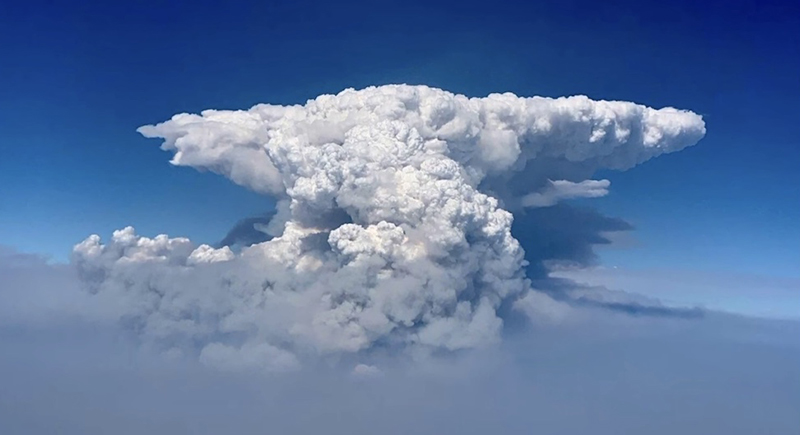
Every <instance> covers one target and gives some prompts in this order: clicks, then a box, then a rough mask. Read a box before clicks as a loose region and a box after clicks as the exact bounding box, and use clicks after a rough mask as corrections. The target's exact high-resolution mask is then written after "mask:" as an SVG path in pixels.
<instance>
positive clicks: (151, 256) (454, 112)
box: [74, 86, 705, 370]
mask: <svg viewBox="0 0 800 435" xmlns="http://www.w3.org/2000/svg"><path fill="white" fill-rule="evenodd" d="M139 131H140V132H141V133H142V134H143V135H145V136H147V137H161V138H163V139H164V144H163V145H162V148H163V149H165V150H168V151H172V152H173V153H174V156H173V159H172V163H173V164H175V165H182V166H191V167H194V168H197V169H203V170H211V171H214V172H217V173H220V174H222V175H224V176H226V177H228V178H230V179H231V180H232V181H234V182H236V183H238V184H240V185H242V186H245V187H247V188H250V189H252V190H255V191H257V192H262V193H264V194H267V195H271V196H274V197H275V198H276V199H278V201H279V202H278V204H279V207H278V212H277V213H276V214H275V216H274V217H273V218H272V219H271V221H270V222H268V223H265V222H261V221H258V222H256V221H253V222H252V224H253V225H258V228H256V229H257V230H258V231H259V232H261V233H264V234H268V236H269V237H264V241H261V242H259V243H255V244H253V245H252V246H250V247H248V248H245V249H243V250H242V252H241V253H240V254H235V253H233V252H232V251H230V250H229V249H228V248H222V249H214V248H212V247H209V246H200V247H195V246H194V245H193V244H192V243H191V242H190V241H189V240H187V239H183V238H169V237H167V236H164V235H161V236H158V237H156V238H154V239H149V238H146V237H140V236H136V235H135V234H134V232H133V229H132V228H126V229H124V230H120V231H117V232H115V233H114V235H113V237H112V239H111V241H110V242H109V243H107V244H102V243H100V239H99V237H97V236H91V237H90V238H88V239H87V240H86V241H84V242H82V243H81V244H79V245H77V246H76V247H75V250H74V261H75V263H76V264H77V265H78V266H79V267H80V270H81V271H82V276H83V277H84V280H85V281H86V282H87V284H89V286H90V287H91V288H92V289H93V291H94V292H96V293H97V294H98V296H101V297H107V298H110V299H111V300H115V301H117V303H116V306H117V307H118V308H119V309H120V318H121V319H123V320H124V321H127V322H130V323H131V325H133V326H134V327H135V328H136V330H137V331H140V332H141V335H142V337H144V338H145V339H146V341H147V342H149V343H152V344H156V345H158V346H163V347H165V348H174V349H179V350H180V349H185V348H187V347H188V348H191V346H192V345H193V344H195V343H198V342H199V343H202V346H204V347H203V349H202V350H201V351H200V357H201V360H203V361H206V362H208V363H209V364H212V365H216V366H220V365H223V364H222V361H228V362H229V365H230V366H233V367H254V366H258V367H263V368H266V369H270V370H273V369H284V368H288V367H292V366H294V365H295V363H296V361H297V360H296V359H294V358H300V359H302V357H303V356H306V355H309V354H320V353H322V354H324V353H330V352H333V353H340V352H360V351H365V350H368V349H370V348H372V347H373V346H375V345H377V344H380V345H386V344H389V345H396V346H399V347H400V348H409V347H413V348H415V349H418V348H424V349H440V348H441V349H448V350H457V349H464V348H472V347H477V346H483V345H486V344H490V343H493V342H495V341H496V340H497V339H498V337H499V333H500V330H501V328H502V320H501V319H500V317H499V316H498V309H499V308H500V306H501V305H502V304H503V303H504V302H506V301H514V300H516V299H518V298H520V297H523V296H525V295H526V294H528V292H529V291H530V283H529V281H528V278H527V277H526V274H525V266H526V261H525V252H524V251H523V249H522V247H521V246H520V244H519V242H518V241H517V239H516V238H515V237H514V236H513V235H512V233H511V226H512V222H513V216H512V214H511V213H510V212H509V211H507V210H505V209H504V208H503V207H502V206H501V204H503V203H511V202H514V201H517V202H519V201H520V199H519V198H513V197H509V196H508V195H504V194H501V193H497V192H495V191H494V189H491V188H487V187H486V186H490V185H493V184H494V185H497V184H498V182H501V181H502V180H504V179H507V178H508V176H509V174H510V173H519V174H526V172H525V171H526V167H533V166H535V165H533V166H531V165H529V163H531V162H535V161H536V160H537V159H539V160H541V161H546V160H548V159H549V160H553V161H558V162H560V163H559V164H560V165H562V166H564V167H565V168H567V171H569V168H570V167H571V166H575V167H578V166H580V167H581V168H593V169H597V168H610V169H626V168H629V167H631V166H634V165H636V164H638V163H641V162H643V161H645V160H647V159H649V158H652V157H654V156H657V155H659V154H662V153H666V152H673V151H677V150H680V149H682V148H684V147H686V146H689V145H693V144H694V143H695V142H697V141H698V140H699V139H700V138H701V137H702V136H703V134H704V132H705V127H704V123H703V121H702V119H701V118H700V117H699V116H697V115H695V114H693V113H691V112H686V111H679V110H676V109H671V108H667V109H660V110H655V109H651V108H647V107H644V106H640V105H636V104H633V103H627V102H607V101H592V100H589V99H588V98H586V97H570V98H558V99H550V98H541V97H533V98H519V97H517V96H514V95H512V94H493V95H490V96H488V97H486V98H467V97H465V96H463V95H454V94H451V93H448V92H445V91H442V90H439V89H433V88H429V87H425V86H382V87H372V88H367V89H364V90H360V91H356V90H352V89H349V90H346V91H343V92H341V93H340V94H338V95H323V96H320V97H318V98H316V99H314V100H311V101H309V102H308V103H307V104H306V105H304V106H299V105H297V106H273V105H264V104H262V105H257V106H255V107H253V108H251V109H250V110H248V111H216V110H208V111H204V112H202V114H201V115H189V114H180V115H176V116H174V117H172V119H171V120H169V121H167V122H164V123H161V124H158V125H155V126H145V127H141V128H140V129H139ZM522 181H523V182H524V180H522ZM534 184H536V183H534ZM607 187H608V181H607V180H600V181H594V180H589V181H577V182H576V181H569V180H558V181H554V182H551V183H550V184H549V185H546V186H537V185H532V186H530V188H529V189H528V192H530V191H531V190H530V189H536V188H539V189H540V190H534V192H532V193H529V194H528V195H527V196H526V197H524V198H522V199H521V201H522V203H523V204H524V205H528V206H544V205H552V204H555V203H556V202H557V201H558V200H559V199H564V198H571V197H587V196H589V197H591V196H600V195H602V194H604V193H605V192H606V189H607ZM532 195H533V196H532ZM525 198H527V199H525ZM246 223H247V224H248V225H249V224H250V223H251V222H246ZM267 239H268V240H267ZM528 300H534V299H528ZM526 310H527V311H530V309H527V308H526ZM263 359H268V360H270V361H271V362H263V361H262V362H259V363H256V361H261V360H263Z"/></svg>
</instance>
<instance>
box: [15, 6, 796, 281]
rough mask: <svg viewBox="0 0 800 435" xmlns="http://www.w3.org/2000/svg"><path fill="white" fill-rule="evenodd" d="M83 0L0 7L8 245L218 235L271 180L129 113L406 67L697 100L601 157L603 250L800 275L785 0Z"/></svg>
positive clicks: (528, 86)
mask: <svg viewBox="0 0 800 435" xmlns="http://www.w3.org/2000/svg"><path fill="white" fill-rule="evenodd" d="M92 3H93V4H89V2H84V3H81V4H77V3H75V2H63V1H54V2H37V1H31V2H5V3H4V4H3V5H2V6H0V59H2V61H0V77H2V81H0V96H2V97H1V98H0V147H2V151H3V158H2V159H0V186H2V187H0V189H1V190H0V243H2V244H4V245H10V246H13V247H16V248H18V249H21V250H23V251H27V252H39V253H45V254H48V255H52V256H53V257H54V258H56V259H64V258H66V255H67V253H68V251H69V249H70V248H71V246H72V245H73V244H74V243H76V242H78V241H80V240H82V239H83V238H84V237H85V236H87V235H88V234H91V233H94V232H98V233H100V234H101V235H103V236H104V237H105V236H107V235H108V234H110V232H111V231H112V230H113V229H117V228H121V227H123V226H125V225H134V226H135V227H136V228H137V230H138V232H140V233H141V234H145V235H155V234H157V233H161V232H165V233H169V234H171V235H174V236H175V235H185V236H189V237H191V238H193V239H195V240H198V241H203V242H214V241H217V240H219V239H221V238H222V236H223V235H224V234H225V232H226V231H227V229H229V228H230V227H231V225H232V224H233V223H234V222H236V221H237V220H238V219H240V218H241V217H243V216H248V215H253V214H257V213H259V212H261V211H264V210H266V209H267V208H269V206H270V204H269V202H268V200H266V199H264V198H262V197H259V196H257V195H255V194H253V193H250V192H247V191H245V190H244V189H241V188H239V187H236V186H234V185H232V184H231V183H230V182H228V181H227V180H225V179H224V178H222V177H218V176H215V175H212V174H207V173H206V174H203V173H197V172H195V171H194V170H192V169H187V168H173V167H171V166H170V165H169V164H168V163H167V160H168V159H169V155H168V154H166V153H164V152H162V151H160V150H159V149H158V144H157V142H155V141H148V140H146V139H144V138H142V137H140V136H139V135H138V134H137V133H136V132H135V129H136V127H138V126H140V125H143V124H149V123H153V122H158V121H161V120H163V119H167V118H168V117H169V116H171V115H172V114H174V113H178V112H182V111H198V110H202V109H205V108H246V107H249V106H250V105H252V104H255V103H258V102H271V103H281V104H287V103H301V102H304V101H305V100H306V99H308V98H312V97H314V96H316V95H318V94H320V93H335V92H338V91H340V90H341V89H343V88H346V87H356V88H358V87H363V86H366V85H371V84H383V83H397V82H404V83H422V84H428V85H431V86H437V87H442V88H445V89H447V90H451V91H454V92H459V93H465V94H467V95H473V96H482V95H485V94H487V93H490V92H499V91H512V92H515V93H517V94H519V95H546V96H560V95H572V94H586V95H589V96H590V97H591V98H594V99H620V100H630V101H636V102H639V103H642V104H647V105H651V106H656V107H660V106H665V105H670V106H675V107H679V108H686V109H691V110H693V111H695V112H698V113H700V114H703V115H704V116H705V120H706V123H707V127H708V134H707V136H706V138H705V139H703V140H702V141H701V143H700V144H699V145H698V146H696V147H693V148H690V149H687V150H684V151H682V152H680V153H676V154H672V155H667V156H662V157H661V158H658V159H654V160H653V161H650V162H648V163H646V164H644V165H642V166H640V167H637V168H634V169H633V170H630V171H628V172H624V173H611V174H602V175H603V176H607V177H609V178H610V179H611V181H612V187H611V194H610V195H609V196H608V197H606V198H602V199H595V200H592V201H591V202H588V204H592V205H593V206H596V207H598V208H599V209H600V210H602V211H603V212H605V213H607V214H610V215H613V216H620V217H623V218H625V219H627V220H630V221H631V222H632V223H633V224H634V225H635V226H636V228H637V229H636V232H635V234H634V237H635V239H636V240H637V243H636V247H634V248H631V249H614V250H603V251H602V255H603V258H604V260H605V262H606V263H608V264H614V265H622V266H626V267H631V268H647V267H661V268H674V269H702V270H713V271H719V272H723V273H724V272H733V271H735V272H740V273H752V274H759V275H769V276H784V277H786V276H788V277H797V276H798V274H800V268H798V265H800V249H798V246H800V226H798V225H797V222H800V187H799V186H800V170H798V168H800V146H798V145H800V144H798V140H800V139H798V138H799V137H800V122H798V119H797V103H798V102H800V80H798V79H797V77H800V13H798V12H799V9H800V6H798V5H797V3H796V2H789V1H784V2H779V1H773V2H757V1H754V0H753V1H750V0H748V1H725V2H723V1H706V2H689V1H685V0H680V1H675V2H634V1H616V2H603V3H597V2H578V1H566V2H541V4H529V5H517V4H514V3H507V4H506V3H503V2H493V3H491V4H487V3H485V2H458V3H441V4H432V3H431V2H343V3H332V2H329V3H321V4H313V7H312V4H311V3H306V2H292V4H291V5H289V4H284V5H280V4H271V2H264V3H262V2H230V3H223V2H210V1H194V2H191V3H189V2H186V3H181V2H170V3H166V2H147V1H142V2H135V3H131V4H123V3H118V2H111V3H100V2H96V3H94V2H92Z"/></svg>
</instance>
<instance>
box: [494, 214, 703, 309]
mask: <svg viewBox="0 0 800 435" xmlns="http://www.w3.org/2000/svg"><path fill="white" fill-rule="evenodd" d="M631 230H633V226H632V225H631V224H630V223H628V222H626V221H624V220H622V219H619V218H614V217H609V216H604V215H603V214H601V213H600V212H598V211H596V210H593V209H590V208H579V207H575V206H572V205H568V204H564V203H560V204H556V205H554V206H551V207H542V208H535V209H528V210H519V211H517V214H515V217H514V224H513V226H512V229H511V231H512V234H513V235H514V236H515V237H516V238H517V240H519V242H520V244H521V245H522V247H523V248H524V249H525V259H526V260H527V261H528V262H529V264H528V266H527V269H526V271H527V274H528V277H529V278H530V279H531V282H532V284H533V287H534V288H535V289H537V290H539V291H542V292H544V293H546V294H548V295H549V296H550V297H552V298H553V299H555V300H557V301H562V302H567V303H569V304H571V305H574V306H582V307H590V308H601V309H606V310H610V311H615V312H620V313H625V314H629V315H634V316H654V317H677V318H685V319H694V318H699V317H702V316H703V315H704V310H702V309H700V308H696V307H691V308H685V307H668V306H664V305H662V304H661V303H660V302H659V301H658V300H657V299H653V298H645V297H642V296H639V295H635V294H631V293H626V292H623V291H612V290H608V289H606V288H603V287H598V286H585V285H581V284H578V283H575V282H573V281H570V280H568V279H564V278H556V277H551V276H549V270H550V269H549V267H548V266H549V265H550V264H553V263H555V264H567V265H570V266H577V267H587V266H592V265H595V264H596V263H597V255H596V254H595V252H594V247H595V246H596V245H603V244H608V243H611V241H610V240H609V239H608V238H607V237H606V236H605V234H607V233H609V232H619V231H631ZM505 311H506V312H508V310H505Z"/></svg>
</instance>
